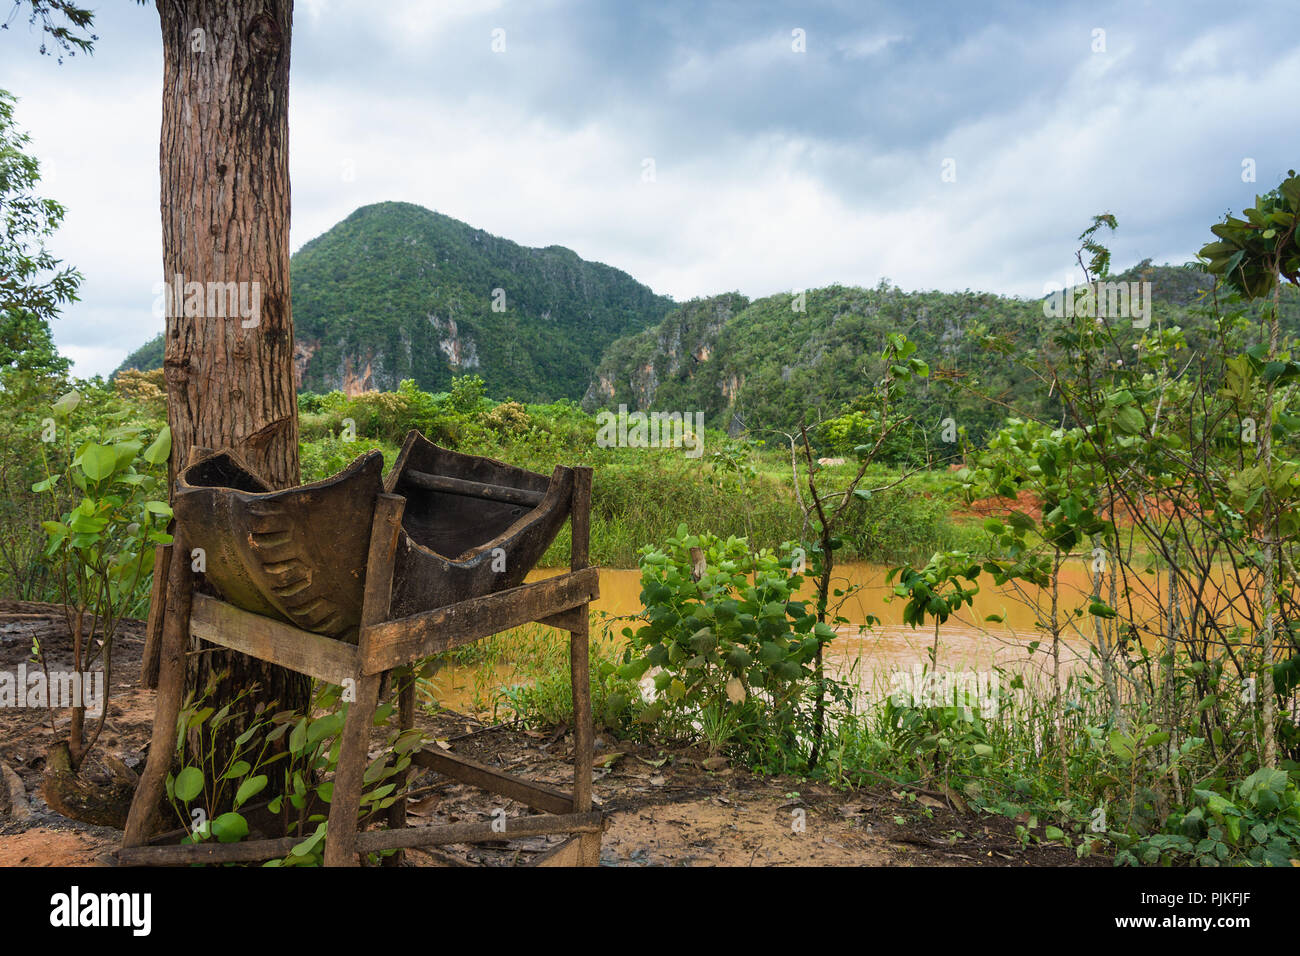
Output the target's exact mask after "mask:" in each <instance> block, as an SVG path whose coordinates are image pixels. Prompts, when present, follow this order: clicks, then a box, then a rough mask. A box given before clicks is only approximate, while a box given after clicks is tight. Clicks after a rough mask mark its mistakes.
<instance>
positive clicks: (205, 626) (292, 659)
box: [190, 594, 360, 684]
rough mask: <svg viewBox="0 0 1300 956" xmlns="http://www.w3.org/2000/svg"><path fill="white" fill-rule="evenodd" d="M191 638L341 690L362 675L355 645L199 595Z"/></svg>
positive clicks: (195, 605)
mask: <svg viewBox="0 0 1300 956" xmlns="http://www.w3.org/2000/svg"><path fill="white" fill-rule="evenodd" d="M190 634H191V635H192V636H194V637H197V638H200V639H202V640H205V641H208V642H210V643H212V644H219V645H221V646H222V647H228V648H230V649H231V650H234V651H239V652H240V653H241V654H247V655H248V656H249V657H256V658H257V659H258V660H262V661H267V662H268V663H271V664H276V665H278V666H280V667H287V668H288V669H289V670H292V671H297V672H298V673H299V674H306V675H308V676H309V677H315V678H317V679H318V680H323V681H326V682H328V683H330V684H342V683H343V682H344V681H345V680H348V679H355V678H356V677H357V675H358V674H359V673H360V670H359V668H358V664H357V649H356V648H355V647H353V646H352V645H351V644H345V643H344V642H343V641H339V640H335V639H334V638H332V637H325V636H324V635H321V634H313V633H312V632H311V631H304V630H301V629H300V628H296V627H294V626H293V625H292V624H284V623H282V622H281V621H277V620H275V619H273V618H269V617H263V616H262V615H260V614H251V613H249V612H248V611H243V610H240V609H239V608H237V607H235V606H234V605H233V604H227V603H225V602H224V601H218V600H217V599H216V598H213V597H208V596H207V595H206V594H196V595H194V604H193V610H192V611H191V613H190Z"/></svg>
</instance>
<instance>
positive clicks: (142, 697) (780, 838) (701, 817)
mask: <svg viewBox="0 0 1300 956" xmlns="http://www.w3.org/2000/svg"><path fill="white" fill-rule="evenodd" d="M33 635H36V636H39V637H40V638H41V639H42V640H43V641H46V644H45V646H46V647H47V648H51V647H55V646H59V645H60V644H66V629H64V628H63V626H62V625H61V623H60V617H59V615H58V612H57V611H55V610H54V609H53V608H51V607H50V606H48V605H31V604H22V603H20V602H13V601H8V602H0V669H3V670H8V671H11V672H12V671H13V670H14V669H16V667H17V665H18V664H19V663H20V662H21V661H23V660H26V659H28V655H29V653H30V648H31V639H32V636H33ZM142 635H143V625H142V624H141V622H138V621H137V622H127V623H126V624H124V626H123V631H122V633H121V634H120V636H119V641H118V645H117V649H116V653H115V654H114V668H115V672H114V674H113V679H112V682H111V683H112V687H111V697H110V705H109V718H108V721H107V724H106V726H105V730H104V734H103V736H102V737H101V738H100V743H99V746H98V748H97V750H98V751H99V752H101V753H109V754H113V755H115V756H116V757H118V758H119V759H120V760H121V761H122V762H123V763H125V764H126V766H128V767H132V768H137V767H140V766H142V765H143V759H144V755H145V752H146V750H147V745H148V738H149V733H150V730H151V727H152V722H153V700H154V698H153V692H152V691H148V690H144V689H142V688H140V687H139V675H140V657H141V651H142V649H143V636H142ZM61 637H62V638H63V640H62V641H61V640H60V638H61ZM417 726H419V727H420V728H421V729H423V730H425V731H426V733H427V734H428V735H429V736H430V737H432V738H434V739H435V740H438V741H440V744H439V746H445V747H447V748H448V749H450V750H452V751H453V752H455V753H458V754H462V755H464V756H468V757H472V758H473V759H475V760H478V761H481V762H483V763H486V764H489V765H492V766H495V767H498V768H500V769H503V770H507V771H509V772H511V773H514V774H518V775H522V776H526V777H530V778H533V779H536V780H539V781H543V782H549V783H553V784H555V785H557V786H560V787H565V788H567V787H568V786H569V785H570V784H571V781H572V769H571V765H570V764H569V763H568V761H569V759H570V757H571V750H572V737H571V735H570V734H568V733H567V729H566V728H563V727H559V728H554V729H552V730H551V731H549V732H545V731H536V730H525V729H520V728H517V727H512V726H507V725H491V726H489V725H485V724H483V723H481V722H480V721H478V720H476V719H474V718H472V717H466V716H463V715H460V714H456V713H452V712H447V711H444V712H441V713H438V714H422V715H420V717H419V718H418V720H417ZM65 728H66V717H65V718H62V719H61V720H60V719H59V718H56V720H55V728H54V730H52V729H51V727H50V725H49V722H48V716H47V715H46V713H45V712H44V711H43V710H22V709H5V710H0V764H3V765H4V766H5V767H8V768H10V770H12V771H13V772H12V773H5V772H4V770H3V769H2V768H0V866H95V865H108V864H110V863H111V858H110V857H109V854H110V853H111V851H112V850H113V849H115V848H116V846H117V843H118V840H119V839H120V836H121V834H120V832H119V831H116V830H113V829H110V828H106V827H95V826H89V825H87V824H84V823H80V822H78V821H75V820H70V819H68V818H67V817H64V816H61V815H60V814H58V813H55V812H54V811H52V810H50V809H49V808H48V807H47V806H46V805H45V803H44V801H43V800H42V798H41V796H40V791H39V785H40V779H41V775H42V773H43V771H44V764H45V751H46V748H47V747H48V745H49V744H50V742H51V741H52V740H54V739H55V738H54V733H55V731H58V732H60V733H61V732H63V731H64V729H65ZM377 742H378V741H377ZM596 746H597V750H596V762H597V764H598V768H597V770H596V780H595V782H594V785H593V792H594V795H595V799H596V800H597V801H598V808H599V809H601V810H603V811H604V812H605V813H606V817H607V829H606V831H605V835H604V840H603V843H602V851H601V861H602V863H603V864H605V865H610V866H791V865H794V866H918V865H919V866H1061V865H1076V866H1077V865H1109V861H1108V860H1106V859H1103V858H1090V859H1086V860H1078V859H1076V857H1075V854H1074V851H1073V850H1071V849H1070V848H1068V847H1064V846H1061V845H1056V844H1050V843H1048V844H1032V845H1030V846H1028V847H1026V846H1022V844H1021V842H1020V840H1019V839H1018V837H1017V836H1016V835H1015V828H1016V823H1015V821H1012V820H1008V819H1005V818H1003V817H996V816H982V815H976V814H973V813H970V812H968V811H965V808H964V807H963V808H961V809H960V810H959V809H957V808H954V807H952V806H950V805H948V803H947V802H946V801H943V800H939V799H935V798H933V797H932V796H928V795H925V794H921V795H920V796H919V797H918V795H917V794H914V793H905V792H903V791H900V790H893V789H889V788H881V789H874V788H873V789H855V790H832V789H830V788H827V787H824V786H822V785H819V784H814V783H809V782H806V781H798V780H795V779H793V778H788V777H763V776H756V775H754V774H751V773H749V772H747V771H745V770H743V769H735V768H731V767H726V766H722V767H719V766H717V764H716V762H714V761H708V766H709V769H706V767H705V762H706V760H707V754H706V753H705V752H703V751H701V750H698V749H694V748H675V749H670V750H663V749H660V748H657V747H650V746H647V745H644V744H641V743H636V742H632V741H619V740H616V739H613V738H612V737H610V736H609V735H608V734H607V733H600V734H598V735H597V740H596ZM88 773H89V774H90V775H91V776H92V777H94V776H96V775H102V776H104V777H105V778H106V779H107V778H108V776H109V774H108V772H107V771H106V770H104V769H102V768H100V767H97V766H92V767H91V768H90V769H89V771H88ZM15 778H16V779H17V780H18V781H20V782H21V784H22V793H19V794H17V800H15V799H14V794H13V793H12V791H14V790H16V789H17V788H16V787H14V786H10V785H6V782H5V781H6V779H7V780H8V781H10V782H12V781H13V780H15ZM497 808H503V809H504V810H505V811H506V813H507V814H508V815H510V816H514V815H517V814H521V813H525V812H527V811H526V808H525V807H523V806H521V805H517V804H514V803H513V802H512V801H508V800H503V799H502V798H500V797H494V796H492V795H490V794H486V793H483V792H482V791H479V790H476V789H475V788H473V787H470V786H467V785H465V784H461V783H458V782H456V781H453V780H450V779H448V778H445V777H442V776H440V775H438V774H436V773H435V772H433V771H428V772H426V773H425V774H424V775H423V776H422V777H420V778H419V779H417V780H416V781H415V783H414V785H413V796H412V798H411V799H410V801H409V803H408V814H409V816H410V820H411V823H412V824H421V823H448V822H457V821H484V820H488V819H490V818H491V815H492V813H493V811H494V810H496V809H497ZM559 839H560V838H545V837H537V838H532V839H525V840H515V841H512V842H510V843H505V842H502V843H499V844H476V845H472V846H470V845H465V846H452V847H442V848H439V849H437V850H430V851H417V852H410V853H408V854H407V863H408V865H414V866H429V865H434V866H440V865H451V866H458V865H459V866H464V865H497V866H500V865H511V864H515V863H523V862H528V861H529V860H530V859H532V858H534V857H535V856H536V855H538V854H540V853H541V852H544V851H545V850H547V849H549V848H550V847H551V846H553V845H554V844H555V843H557V842H559Z"/></svg>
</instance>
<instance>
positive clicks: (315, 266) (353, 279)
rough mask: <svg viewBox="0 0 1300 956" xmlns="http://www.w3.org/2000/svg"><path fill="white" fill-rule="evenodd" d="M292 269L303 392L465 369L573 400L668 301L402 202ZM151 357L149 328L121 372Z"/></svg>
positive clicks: (569, 256) (439, 380) (522, 391)
mask: <svg viewBox="0 0 1300 956" xmlns="http://www.w3.org/2000/svg"><path fill="white" fill-rule="evenodd" d="M291 269H292V272H291V276H292V283H293V315H294V337H295V342H296V345H297V353H298V372H299V374H300V376H301V388H302V389H303V390H304V391H313V392H325V391H330V390H332V389H342V388H347V387H349V386H350V387H352V388H354V389H355V388H377V389H394V388H396V387H397V385H398V383H399V382H400V381H401V380H402V379H406V378H410V379H414V380H415V382H416V383H417V384H418V385H419V386H420V387H421V388H424V389H428V390H431V391H438V390H441V389H445V388H446V387H447V385H448V384H449V383H450V381H451V378H452V376H453V375H457V374H466V373H470V372H473V373H476V374H478V375H481V376H482V377H483V378H484V380H485V381H486V382H487V386H488V390H489V392H490V393H491V394H492V395H495V396H499V397H507V396H508V397H513V398H519V399H523V400H527V401H551V400H554V399H558V398H573V399H577V398H580V397H581V396H582V394H583V391H584V389H586V387H587V384H588V383H589V382H590V380H591V376H592V372H593V370H594V369H595V367H596V364H597V362H598V361H599V360H600V357H601V355H602V354H603V352H604V350H605V348H606V346H608V345H609V344H610V343H611V342H612V341H614V340H615V339H616V338H618V337H619V336H621V335H626V334H628V333H630V332H637V331H640V330H641V329H644V328H646V327H647V326H650V325H653V324H654V323H656V322H658V321H659V320H660V319H662V318H663V316H664V315H665V313H667V312H668V310H669V309H671V308H672V307H673V302H672V300H671V299H668V298H666V297H664V296H657V295H655V294H654V293H653V292H652V291H651V290H650V289H648V288H647V287H646V286H644V285H641V284H640V283H638V282H636V281H635V280H634V279H633V278H632V277H631V276H629V275H627V273H625V272H620V271H619V270H618V269H614V268H611V267H610V266H606V265H602V264H600V263H596V262H587V261H585V260H583V259H581V258H579V257H578V255H577V254H576V253H574V252H572V251H571V250H569V249H565V248H563V247H560V246H549V247H547V248H545V249H532V248H528V247H525V246H520V245H518V244H517V243H514V242H510V241H509V240H507V239H501V238H499V237H497V236H493V235H491V234H489V233H486V232H484V231H482V230H480V229H474V228H473V227H471V226H468V225H466V224H465V223H463V222H460V221H458V220H455V219H452V218H450V217H448V216H444V215H441V214H439V213H435V212H431V211H429V210H428V209H424V208H422V207H420V206H416V205H413V204H411V203H399V202H386V203H377V204H375V205H372V206H365V207H363V208H361V209H358V210H357V211H356V212H354V213H353V214H352V215H351V216H349V217H348V218H347V219H345V220H343V221H342V222H341V223H339V224H338V225H336V226H334V227H333V228H332V229H330V230H329V231H328V232H326V233H325V234H324V235H322V236H319V237H317V238H316V239H313V240H312V241H311V242H308V243H307V244H306V245H304V246H303V247H302V248H301V249H299V250H298V251H297V252H296V253H295V254H294V256H293V259H292V262H291ZM498 289H499V290H502V291H501V293H494V290H498ZM494 304H495V305H497V307H498V308H501V307H503V310H502V311H497V310H496V309H494ZM161 364H162V337H161V336H159V337H157V338H156V339H154V340H152V341H151V342H149V343H147V344H146V345H144V346H142V347H141V348H140V349H138V350H137V351H136V352H135V353H133V354H132V355H130V356H129V357H128V358H127V359H126V361H125V362H123V363H122V368H140V369H149V368H157V367H158V366H160V365H161Z"/></svg>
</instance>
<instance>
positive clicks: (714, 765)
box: [700, 757, 727, 770]
mask: <svg viewBox="0 0 1300 956" xmlns="http://www.w3.org/2000/svg"><path fill="white" fill-rule="evenodd" d="M700 766H701V767H703V768H704V769H705V770H723V769H725V768H726V766H727V758H726V757H706V758H705V759H704V760H702V761H701V762H700Z"/></svg>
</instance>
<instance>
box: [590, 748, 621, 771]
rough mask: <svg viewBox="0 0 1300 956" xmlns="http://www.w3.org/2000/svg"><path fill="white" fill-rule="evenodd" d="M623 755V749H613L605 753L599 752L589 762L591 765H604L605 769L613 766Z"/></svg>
mask: <svg viewBox="0 0 1300 956" xmlns="http://www.w3.org/2000/svg"><path fill="white" fill-rule="evenodd" d="M622 756H623V751H621V750H615V751H612V752H610V753H607V754H601V755H600V756H599V757H597V758H596V759H595V760H593V761H592V762H591V764H592V766H593V767H604V768H606V769H608V768H610V767H613V766H614V764H616V763H618V761H619V759H620V758H621V757H622Z"/></svg>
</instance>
